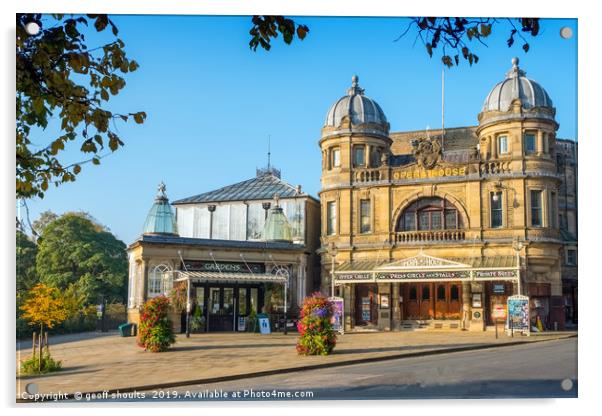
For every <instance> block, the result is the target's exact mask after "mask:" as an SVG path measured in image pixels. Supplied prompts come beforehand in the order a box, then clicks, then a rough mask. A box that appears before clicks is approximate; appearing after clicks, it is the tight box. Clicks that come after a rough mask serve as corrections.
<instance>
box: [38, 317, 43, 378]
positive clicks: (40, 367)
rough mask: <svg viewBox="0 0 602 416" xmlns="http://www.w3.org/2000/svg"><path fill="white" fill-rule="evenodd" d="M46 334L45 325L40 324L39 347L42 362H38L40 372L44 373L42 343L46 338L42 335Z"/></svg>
mask: <svg viewBox="0 0 602 416" xmlns="http://www.w3.org/2000/svg"><path fill="white" fill-rule="evenodd" d="M43 333H44V324H40V337H39V340H40V343H39V347H40V361H39V362H38V371H42V348H43V345H42V342H43V340H44V338H43V337H42V334H43Z"/></svg>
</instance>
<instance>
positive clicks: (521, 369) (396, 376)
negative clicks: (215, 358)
mask: <svg viewBox="0 0 602 416" xmlns="http://www.w3.org/2000/svg"><path fill="white" fill-rule="evenodd" d="M168 390H169V391H168ZM174 392H175V393H174ZM216 393H217V394H216ZM226 393H227V394H228V397H224V394H226ZM295 394H297V397H296V398H295ZM300 394H303V395H304V396H305V397H303V398H300V397H299V395H300ZM161 395H163V397H159V396H161ZM210 395H213V396H217V397H208V396H210ZM233 395H237V396H238V397H233ZM287 395H288V396H289V398H286V396H287ZM153 397H154V398H155V399H164V400H173V399H176V400H227V401H230V400H336V399H339V400H341V399H344V400H357V399H434V398H439V399H460V398H470V399H475V398H557V397H577V339H576V338H571V339H565V340H553V341H547V342H541V343H535V344H526V345H518V346H512V347H504V348H494V349H488V350H482V351H466V352H458V353H450V354H444V355H436V356H425V357H417V358H407V359H396V360H391V361H382V362H376V363H370V364H356V365H349V366H344V367H337V368H326V369H319V370H310V371H300V372H297V373H291V374H282V375H274V376H267V377H257V378H248V379H245V380H237V381H230V382H223V383H217V384H209V385H193V386H187V387H178V388H175V389H167V390H165V391H163V392H148V393H147V399H152V398H153Z"/></svg>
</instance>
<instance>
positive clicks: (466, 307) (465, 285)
mask: <svg viewBox="0 0 602 416" xmlns="http://www.w3.org/2000/svg"><path fill="white" fill-rule="evenodd" d="M469 326H470V282H466V281H464V282H462V329H468V328H469Z"/></svg>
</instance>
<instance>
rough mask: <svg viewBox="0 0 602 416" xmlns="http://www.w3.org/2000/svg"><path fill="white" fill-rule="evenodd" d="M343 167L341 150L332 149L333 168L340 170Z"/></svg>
mask: <svg viewBox="0 0 602 416" xmlns="http://www.w3.org/2000/svg"><path fill="white" fill-rule="evenodd" d="M340 166H341V149H339V148H335V149H332V167H334V168H338V167H340Z"/></svg>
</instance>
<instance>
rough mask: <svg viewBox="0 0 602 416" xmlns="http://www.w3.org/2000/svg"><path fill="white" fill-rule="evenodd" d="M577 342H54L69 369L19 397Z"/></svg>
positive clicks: (25, 381)
mask: <svg viewBox="0 0 602 416" xmlns="http://www.w3.org/2000/svg"><path fill="white" fill-rule="evenodd" d="M99 335H101V334H99ZM574 336H576V332H545V333H541V334H537V335H532V336H530V337H527V336H520V335H515V336H514V337H510V336H507V335H505V334H500V337H499V338H498V339H496V338H495V334H494V333H493V332H463V331H456V330H452V331H450V330H441V331H413V332H410V331H407V332H406V331H403V332H372V333H347V334H344V335H339V337H338V342H337V346H336V348H335V351H334V353H333V354H331V355H329V356H325V357H324V356H307V357H306V356H299V355H297V352H296V350H295V344H296V341H297V338H298V334H297V333H289V334H288V335H284V334H281V333H275V334H270V335H261V334H250V333H209V334H193V335H191V337H190V338H186V337H185V336H184V335H179V336H178V337H177V340H176V343H175V344H174V345H173V346H172V348H171V349H170V350H169V351H167V352H164V353H151V352H146V351H144V350H143V349H141V348H139V347H138V346H137V345H136V339H135V338H134V337H126V338H122V337H119V336H117V335H116V334H114V335H113V334H110V335H107V334H102V336H97V337H90V336H89V335H82V336H81V337H79V338H78V337H72V339H71V340H70V341H64V340H62V339H61V337H60V336H56V337H52V336H51V338H50V340H49V341H50V344H51V346H50V351H51V354H52V356H53V358H55V359H57V360H60V361H62V366H63V368H62V370H61V371H59V372H56V373H51V374H47V375H43V376H19V375H18V374H17V380H16V387H17V398H22V392H24V391H26V390H25V389H26V387H27V385H30V387H29V388H28V390H30V391H31V389H32V387H33V389H34V390H35V391H37V392H38V393H63V394H73V393H76V392H82V393H85V392H98V391H104V390H108V391H116V390H120V391H132V390H150V389H152V388H155V387H160V386H162V387H172V386H184V385H191V384H203V383H214V382H221V381H228V380H236V379H242V378H247V377H259V376H268V375H273V374H279V373H280V374H281V373H285V372H293V371H303V370H310V369H316V368H324V367H332V366H341V365H346V364H357V363H366V362H374V361H381V360H388V359H393V358H401V357H411V356H422V355H432V354H440V353H444V352H452V351H462V350H469V349H482V348H492V347H498V346H504V345H505V346H508V345H512V344H515V343H532V342H537V341H542V340H551V339H559V338H567V337H574ZM30 355H31V349H30V348H23V347H22V348H20V349H18V350H17V352H16V359H17V367H18V362H19V361H20V360H24V359H26V358H28V357H29V356H30Z"/></svg>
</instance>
